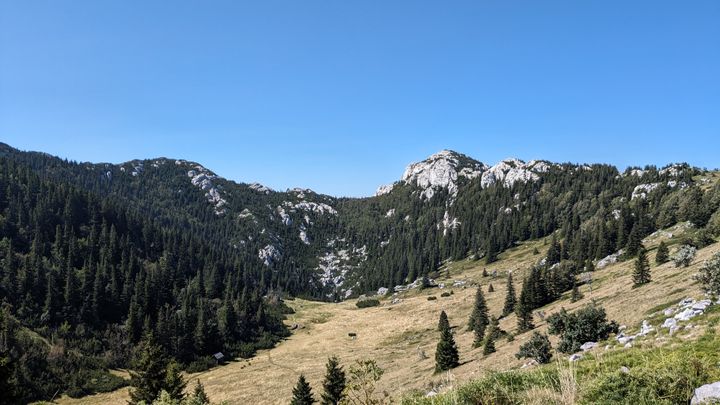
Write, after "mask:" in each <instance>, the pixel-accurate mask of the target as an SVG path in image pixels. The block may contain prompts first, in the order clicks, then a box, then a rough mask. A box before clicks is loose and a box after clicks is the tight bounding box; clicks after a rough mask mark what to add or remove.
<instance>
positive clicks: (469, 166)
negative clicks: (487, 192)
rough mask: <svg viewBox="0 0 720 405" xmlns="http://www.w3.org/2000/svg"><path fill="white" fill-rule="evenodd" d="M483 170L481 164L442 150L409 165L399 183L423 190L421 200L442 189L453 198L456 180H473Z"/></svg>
mask: <svg viewBox="0 0 720 405" xmlns="http://www.w3.org/2000/svg"><path fill="white" fill-rule="evenodd" d="M485 170H487V166H486V165H485V164H483V163H481V162H478V161H476V160H474V159H472V158H470V157H468V156H465V155H463V154H460V153H457V152H453V151H451V150H442V151H440V152H438V153H436V154H434V155H432V156H430V157H428V158H427V159H425V160H423V161H421V162H417V163H412V164H410V165H409V166H408V167H407V169H405V173H403V176H402V179H401V181H402V182H404V183H406V184H415V185H417V186H418V187H420V188H421V189H422V190H423V191H422V192H421V193H420V197H421V198H427V199H430V198H432V197H433V195H435V192H436V191H437V190H439V189H443V188H444V189H447V190H448V192H449V193H450V194H451V195H452V196H455V195H457V190H458V184H457V182H458V178H461V177H464V178H467V179H473V178H475V177H478V176H480V175H482V173H483V172H484V171H485Z"/></svg>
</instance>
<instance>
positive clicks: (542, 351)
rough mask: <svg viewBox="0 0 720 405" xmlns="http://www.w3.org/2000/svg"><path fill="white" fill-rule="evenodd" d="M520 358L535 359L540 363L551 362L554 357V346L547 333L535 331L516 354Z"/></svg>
mask: <svg viewBox="0 0 720 405" xmlns="http://www.w3.org/2000/svg"><path fill="white" fill-rule="evenodd" d="M515 357H517V358H518V359H534V360H535V361H537V362H538V363H540V364H547V363H550V360H551V359H552V346H551V345H550V339H548V337H547V335H542V334H540V333H538V332H533V335H532V337H531V338H530V340H528V342H527V343H525V344H523V345H522V346H520V351H519V352H517V354H515Z"/></svg>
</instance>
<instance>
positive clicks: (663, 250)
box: [655, 241, 670, 264]
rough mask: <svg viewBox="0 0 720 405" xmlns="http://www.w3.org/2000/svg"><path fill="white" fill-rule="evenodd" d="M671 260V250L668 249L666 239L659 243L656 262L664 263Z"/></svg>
mask: <svg viewBox="0 0 720 405" xmlns="http://www.w3.org/2000/svg"><path fill="white" fill-rule="evenodd" d="M669 260H670V250H669V249H668V247H667V245H666V244H665V241H661V242H660V244H659V245H658V248H657V252H656V253H655V263H656V264H663V263H667V262H668V261H669Z"/></svg>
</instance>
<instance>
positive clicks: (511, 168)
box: [480, 158, 550, 188]
mask: <svg viewBox="0 0 720 405" xmlns="http://www.w3.org/2000/svg"><path fill="white" fill-rule="evenodd" d="M530 163H532V165H531V164H530ZM530 163H528V164H526V163H525V162H523V161H522V160H520V159H515V158H509V159H505V160H502V161H501V162H499V163H498V164H496V165H495V166H493V167H491V168H490V169H488V170H487V171H486V172H485V173H483V175H482V179H481V180H480V185H481V186H482V187H483V188H486V187H490V186H492V185H494V184H496V183H500V184H502V185H503V186H504V187H512V186H513V185H514V184H515V183H517V182H521V183H527V182H529V181H537V180H538V179H540V176H538V175H537V174H536V173H535V170H536V169H535V168H536V167H537V171H538V172H546V171H548V170H549V169H550V166H549V165H548V164H547V163H545V162H541V161H535V160H533V161H531V162H530Z"/></svg>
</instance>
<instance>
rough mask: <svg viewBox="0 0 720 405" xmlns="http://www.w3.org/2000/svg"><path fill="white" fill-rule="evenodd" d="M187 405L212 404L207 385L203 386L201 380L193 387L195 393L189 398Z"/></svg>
mask: <svg viewBox="0 0 720 405" xmlns="http://www.w3.org/2000/svg"><path fill="white" fill-rule="evenodd" d="M187 405H210V398H208V396H207V394H206V393H205V387H203V385H202V383H201V382H200V380H197V383H196V384H195V388H193V394H192V396H190V398H188V401H187Z"/></svg>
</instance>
